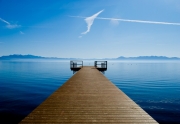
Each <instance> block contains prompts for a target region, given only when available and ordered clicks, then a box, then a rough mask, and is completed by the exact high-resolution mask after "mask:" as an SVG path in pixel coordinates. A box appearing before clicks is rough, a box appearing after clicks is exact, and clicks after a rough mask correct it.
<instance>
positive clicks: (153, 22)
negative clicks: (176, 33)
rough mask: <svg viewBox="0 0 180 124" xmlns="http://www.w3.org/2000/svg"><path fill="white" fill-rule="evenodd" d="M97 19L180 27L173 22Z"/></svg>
mask: <svg viewBox="0 0 180 124" xmlns="http://www.w3.org/2000/svg"><path fill="white" fill-rule="evenodd" d="M84 18H85V17H84ZM96 19H103V20H111V21H112V20H114V21H124V22H138V23H148V24H162V25H179V26H180V23H172V22H157V21H144V20H130V19H119V18H103V17H97V18H96Z"/></svg>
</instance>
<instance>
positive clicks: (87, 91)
mask: <svg viewBox="0 0 180 124" xmlns="http://www.w3.org/2000/svg"><path fill="white" fill-rule="evenodd" d="M36 123H37V124H39V123H43V124H44V123H47V124H81V123H82V124H90V123H91V124H96V123H97V124H121V123H122V124H157V122H156V121H155V120H154V119H153V118H152V117H151V116H150V115H148V114H147V113H146V112H145V111H144V110H143V109H142V108H141V107H139V106H138V105H137V104H136V103H135V102H134V101H133V100H131V99H130V98H129V97H128V96H127V95H126V94H124V93H123V92H122V91H121V90H119V89H118V88H117V87H116V86H115V85H114V84H113V83H111V82H110V81H109V80H108V79H107V78H106V77H105V76H104V75H103V74H102V73H101V72H99V71H98V70H97V69H96V68H95V67H91V66H85V67H83V68H82V69H80V70H79V71H78V72H77V73H76V74H75V75H73V76H72V77H71V78H70V79H69V80H68V81H67V82H66V83H64V85H62V86H61V87H60V88H59V89H58V90H56V91H55V92H54V93H53V94H52V95H51V96H49V97H48V98H47V99H46V100H45V101H44V102H43V103H42V104H40V105H39V106H38V107H37V108H36V109H35V110H33V111H32V112H31V113H30V114H29V115H28V116H27V117H25V118H24V119H23V120H22V121H21V122H20V124H36Z"/></svg>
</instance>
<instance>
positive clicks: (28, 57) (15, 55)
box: [0, 54, 180, 60]
mask: <svg viewBox="0 0 180 124" xmlns="http://www.w3.org/2000/svg"><path fill="white" fill-rule="evenodd" d="M9 59H66V60H72V59H79V58H58V57H42V56H35V55H21V54H13V55H7V56H1V57H0V60H9ZM94 59H95V58H94ZM105 59H106V60H180V58H178V57H166V56H138V57H124V56H120V57H118V58H103V60H105ZM98 60H102V59H98Z"/></svg>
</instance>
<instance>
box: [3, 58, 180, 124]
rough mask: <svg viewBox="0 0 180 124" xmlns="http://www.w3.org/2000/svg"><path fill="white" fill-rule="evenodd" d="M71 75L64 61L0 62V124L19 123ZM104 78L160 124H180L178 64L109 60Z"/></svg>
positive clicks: (179, 70)
mask: <svg viewBox="0 0 180 124" xmlns="http://www.w3.org/2000/svg"><path fill="white" fill-rule="evenodd" d="M93 62H94V61H90V60H86V61H84V64H85V65H88V66H93V64H94V63H93ZM72 75H73V72H72V71H71V70H70V64H69V61H66V60H6V61H2V60H1V61H0V124H1V123H2V124H6V123H11V124H13V123H18V122H19V121H20V120H22V119H23V118H24V117H25V116H27V115H28V114H29V113H30V112H31V111H32V110H33V109H34V108H36V107H37V106H38V105H39V104H40V103H41V102H43V101H44V100H45V99H46V98H47V97H48V96H49V95H50V94H52V93H53V92H54V91H55V90H56V89H58V88H59V87H60V86H61V85H63V83H65V82H66V81H67V80H68V79H69V78H70V77H71V76H72ZM104 75H105V76H106V77H107V78H108V79H109V80H111V82H113V83H114V84H115V85H116V86H117V87H118V88H120V89H121V90H122V91H123V92H125V93H126V94H127V95H128V96H129V97H130V98H131V99H133V100H134V101H135V102H136V103H137V104H138V105H139V106H141V107H142V108H143V109H144V110H145V111H146V112H147V113H149V114H150V115H151V116H152V117H153V118H154V119H155V120H157V121H158V122H159V123H162V124H163V123H164V124H165V123H180V61H112V60H111V61H108V70H107V71H106V72H105V74H104ZM6 118H8V120H7V119H6Z"/></svg>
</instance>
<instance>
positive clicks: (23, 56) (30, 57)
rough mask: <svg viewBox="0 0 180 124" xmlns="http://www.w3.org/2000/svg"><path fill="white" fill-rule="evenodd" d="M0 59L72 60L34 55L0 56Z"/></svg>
mask: <svg viewBox="0 0 180 124" xmlns="http://www.w3.org/2000/svg"><path fill="white" fill-rule="evenodd" d="M0 59H1V60H8V59H73V58H57V57H42V56H35V55H21V54H13V55H7V56H1V57H0Z"/></svg>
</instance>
